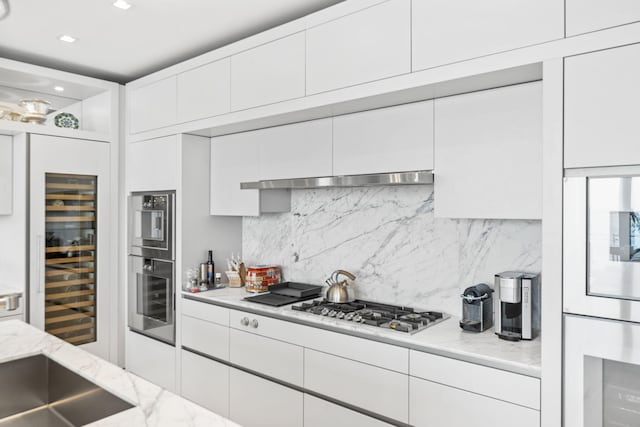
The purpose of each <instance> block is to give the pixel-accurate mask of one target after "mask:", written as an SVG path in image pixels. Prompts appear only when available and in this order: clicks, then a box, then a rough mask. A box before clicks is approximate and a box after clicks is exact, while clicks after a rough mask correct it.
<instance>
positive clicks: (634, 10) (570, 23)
mask: <svg viewBox="0 0 640 427" xmlns="http://www.w3.org/2000/svg"><path fill="white" fill-rule="evenodd" d="M566 4H567V36H574V35H576V34H582V33H587V32H590V31H596V30H601V29H603V28H610V27H615V26H617V25H623V24H629V23H631V22H635V21H640V2H638V1H637V0H566Z"/></svg>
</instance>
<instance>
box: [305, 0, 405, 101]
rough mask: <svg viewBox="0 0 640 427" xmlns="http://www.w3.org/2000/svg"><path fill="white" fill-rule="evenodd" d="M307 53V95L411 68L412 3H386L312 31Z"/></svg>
mask: <svg viewBox="0 0 640 427" xmlns="http://www.w3.org/2000/svg"><path fill="white" fill-rule="evenodd" d="M383 29H384V30H383ZM306 55H307V64H306V65H307V68H306V73H307V95H310V94H314V93H319V92H324V91H329V90H333V89H338V88H342V87H347V86H353V85H357V84H360V83H366V82H370V81H374V80H379V79H384V78H387V77H391V76H396V75H399V74H403V73H409V72H411V3H410V1H409V0H391V1H387V2H384V3H382V4H378V5H375V6H372V7H369V8H366V9H364V10H361V11H359V12H356V13H353V14H350V15H347V16H344V17H342V18H338V19H336V20H334V21H331V22H328V23H326V24H323V25H319V26H317V27H314V28H311V29H309V30H307V52H306Z"/></svg>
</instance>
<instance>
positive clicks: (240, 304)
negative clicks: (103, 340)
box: [183, 288, 541, 378]
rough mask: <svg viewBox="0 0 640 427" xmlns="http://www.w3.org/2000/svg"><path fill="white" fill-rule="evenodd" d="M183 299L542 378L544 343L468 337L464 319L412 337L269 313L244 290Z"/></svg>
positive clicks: (281, 310) (284, 311)
mask: <svg viewBox="0 0 640 427" xmlns="http://www.w3.org/2000/svg"><path fill="white" fill-rule="evenodd" d="M183 295H184V296H186V297H188V298H192V299H196V300H200V301H203V302H208V303H211V304H215V305H221V306H225V307H228V308H233V309H238V310H244V311H249V312H252V313H255V314H261V315H264V316H271V317H275V318H279V319H283V320H287V321H292V322H296V323H300V324H304V325H308V326H314V327H319V328H323V329H328V330H331V331H335V332H340V333H344V334H348V335H354V336H358V337H363V338H368V339H372V340H376V341H381V342H385V343H388V344H393V345H397V346H401V347H406V348H410V349H414V350H419V351H424V352H427V353H432V354H437V355H441V356H446V357H451V358H454V359H458V360H463V361H466V362H471V363H476V364H479V365H484V366H489V367H492V368H497V369H502V370H505V371H510V372H514V373H518V374H523V375H528V376H532V377H537V378H540V371H541V369H540V364H541V363H540V338H539V337H538V338H536V339H534V340H532V341H519V342H510V341H504V340H501V339H499V338H498V337H497V336H496V335H495V334H494V333H493V332H494V331H493V329H490V330H487V331H485V332H482V333H473V332H465V331H463V330H462V329H460V326H459V325H458V321H459V320H460V319H459V318H457V317H455V316H451V318H449V319H447V320H445V321H443V322H441V323H438V324H436V325H434V326H432V327H429V328H427V329H424V330H422V331H420V332H417V333H415V334H413V335H409V334H405V333H402V332H398V331H394V330H391V329H382V328H377V327H375V326H368V325H363V324H355V323H352V322H347V321H344V320H340V319H335V318H329V317H325V316H317V315H312V314H309V313H305V312H300V311H295V310H292V309H291V306H284V307H270V306H266V305H263V304H256V303H253V302H250V301H245V300H244V297H246V296H248V295H250V294H248V293H247V292H246V291H245V290H244V289H242V288H222V289H216V290H211V291H207V292H199V293H189V292H183ZM416 308H419V307H416Z"/></svg>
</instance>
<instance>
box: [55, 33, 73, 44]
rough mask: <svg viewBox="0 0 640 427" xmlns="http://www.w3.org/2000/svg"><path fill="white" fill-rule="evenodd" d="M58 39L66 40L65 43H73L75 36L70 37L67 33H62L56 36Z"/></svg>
mask: <svg viewBox="0 0 640 427" xmlns="http://www.w3.org/2000/svg"><path fill="white" fill-rule="evenodd" d="M58 40H61V41H63V42H67V43H73V42H75V41H76V38H75V37H71V36H70V35H68V34H63V35H61V36H60V37H58Z"/></svg>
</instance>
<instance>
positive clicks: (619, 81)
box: [564, 44, 640, 168]
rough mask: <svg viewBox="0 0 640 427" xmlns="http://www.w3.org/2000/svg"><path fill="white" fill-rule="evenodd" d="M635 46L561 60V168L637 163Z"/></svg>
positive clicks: (639, 70) (639, 90)
mask: <svg viewBox="0 0 640 427" xmlns="http://www.w3.org/2000/svg"><path fill="white" fill-rule="evenodd" d="M639 76H640V44H634V45H629V46H624V47H620V48H616V49H609V50H603V51H599V52H594V53H589V54H585V55H579V56H574V57H570V58H567V59H565V77H564V85H565V87H564V102H565V104H564V165H565V167H566V168H577V167H594V166H616V165H633V164H639V163H640V150H639V149H638V136H639V135H640V121H639V120H638V111H639V110H638V99H639V97H640V84H639V83H640V77H639Z"/></svg>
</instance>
